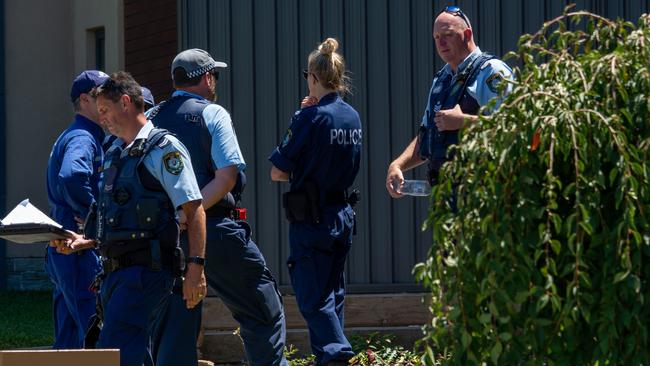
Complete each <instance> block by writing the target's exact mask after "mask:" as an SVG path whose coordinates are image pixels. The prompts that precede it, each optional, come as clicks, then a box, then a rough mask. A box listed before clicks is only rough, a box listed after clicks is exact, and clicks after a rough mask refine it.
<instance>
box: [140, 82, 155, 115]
mask: <svg viewBox="0 0 650 366" xmlns="http://www.w3.org/2000/svg"><path fill="white" fill-rule="evenodd" d="M142 99H144V110H145V111H148V110H149V109H151V108H153V106H155V105H156V101H155V100H154V99H153V94H152V93H151V90H149V88H147V87H144V86H143V87H142Z"/></svg>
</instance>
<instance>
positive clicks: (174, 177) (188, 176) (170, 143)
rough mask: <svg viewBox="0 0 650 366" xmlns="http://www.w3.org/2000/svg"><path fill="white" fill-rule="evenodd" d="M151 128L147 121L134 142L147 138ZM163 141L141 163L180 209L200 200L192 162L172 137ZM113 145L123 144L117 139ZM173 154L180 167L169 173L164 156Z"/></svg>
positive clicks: (181, 145)
mask: <svg viewBox="0 0 650 366" xmlns="http://www.w3.org/2000/svg"><path fill="white" fill-rule="evenodd" d="M153 128H154V126H153V124H152V123H151V121H148V122H147V124H146V125H144V126H143V127H142V129H140V131H139V132H138V135H137V136H136V137H135V139H134V141H135V140H137V139H143V138H147V137H148V136H149V133H150V132H151V130H153ZM165 139H166V143H165V144H161V145H163V146H162V147H161V146H154V147H153V148H152V149H151V151H149V153H148V154H147V155H146V156H145V157H144V159H143V161H142V163H143V164H144V166H145V168H146V169H147V171H149V173H151V175H152V176H153V177H154V178H156V179H157V180H158V181H159V182H160V184H161V185H162V187H163V189H164V190H165V192H166V193H167V196H169V199H170V200H171V201H172V203H173V204H174V207H180V206H181V205H183V204H185V203H187V202H191V201H195V200H200V199H202V198H203V197H202V196H201V190H200V189H199V185H198V183H197V182H196V178H195V176H194V171H193V170H192V161H191V159H190V156H189V153H188V152H187V149H186V148H185V146H184V145H183V144H182V143H181V142H180V141H178V139H177V138H175V137H174V136H172V135H167V136H165ZM113 145H118V146H119V145H123V142H122V140H120V139H117V140H116V141H115V142H114V143H113ZM130 147H131V145H128V146H127V147H125V148H124V150H123V151H122V155H121V156H125V155H126V154H128V153H129V149H130ZM175 153H178V159H179V160H180V164H179V165H177V166H180V167H181V169H180V171H179V170H178V169H176V170H174V171H170V169H169V168H168V167H167V166H166V165H165V164H166V163H165V160H166V159H165V156H167V155H168V154H175Z"/></svg>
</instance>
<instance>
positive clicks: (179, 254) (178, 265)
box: [172, 247, 185, 278]
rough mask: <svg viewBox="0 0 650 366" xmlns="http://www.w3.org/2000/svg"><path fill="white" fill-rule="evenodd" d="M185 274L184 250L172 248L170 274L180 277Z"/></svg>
mask: <svg viewBox="0 0 650 366" xmlns="http://www.w3.org/2000/svg"><path fill="white" fill-rule="evenodd" d="M184 274H185V252H183V248H181V247H176V248H174V259H173V261H172V276H174V278H181V277H183V275H184Z"/></svg>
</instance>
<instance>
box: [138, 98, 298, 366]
mask: <svg viewBox="0 0 650 366" xmlns="http://www.w3.org/2000/svg"><path fill="white" fill-rule="evenodd" d="M148 116H149V117H150V118H151V120H152V121H153V123H154V124H155V125H156V126H157V127H161V128H165V129H167V130H169V131H172V132H173V133H174V134H176V136H178V138H179V139H180V140H181V141H182V142H183V143H184V144H185V146H187V148H188V150H189V152H190V156H191V158H192V165H193V166H194V174H195V176H196V179H197V181H198V184H199V186H200V187H201V188H202V187H204V186H205V185H207V184H208V183H209V182H210V181H211V180H212V179H213V178H214V174H215V173H214V172H215V170H217V169H221V168H224V167H228V166H236V167H237V170H238V171H239V175H238V181H237V184H236V186H235V188H234V189H233V191H231V192H230V193H228V194H227V195H226V196H225V197H224V199H222V200H221V202H218V203H217V204H215V205H214V206H213V207H210V208H208V209H206V230H207V235H206V237H207V239H206V241H207V245H206V266H205V274H206V277H207V281H208V283H209V285H210V286H211V287H212V288H213V289H214V290H215V291H216V293H217V295H218V296H219V297H220V298H221V299H222V300H223V302H224V304H225V305H226V306H227V307H228V309H229V310H230V311H231V312H232V315H233V317H234V318H235V319H236V320H237V321H238V322H239V325H240V335H241V337H242V339H243V341H244V347H245V351H246V357H247V359H248V362H249V364H250V365H264V366H267V365H286V364H287V363H286V360H285V359H284V356H283V351H284V342H285V333H286V330H285V321H284V311H283V306H282V300H281V297H280V293H279V292H278V290H277V285H276V282H275V279H274V278H273V275H272V274H271V272H270V270H269V269H268V268H267V267H266V262H265V260H264V257H263V256H262V253H261V252H260V251H259V249H258V247H257V245H256V244H255V243H254V242H253V241H252V240H251V237H250V235H251V229H250V226H249V225H248V223H247V222H245V221H238V220H235V219H234V217H233V209H234V208H235V207H236V205H237V202H238V201H239V200H240V198H241V194H242V191H243V186H244V185H245V175H244V173H243V170H244V168H245V167H246V163H245V162H244V159H243V157H242V154H241V151H240V149H239V144H238V143H237V138H236V135H235V132H234V128H233V126H232V121H231V119H230V115H229V114H228V112H227V111H226V110H225V109H224V108H223V107H221V106H219V105H217V104H214V103H210V102H209V101H208V100H206V99H204V98H202V97H201V96H199V95H196V94H192V93H188V92H185V91H176V92H174V93H173V95H172V97H171V99H169V100H167V101H165V102H163V103H161V104H159V105H158V106H156V107H155V108H154V109H152V110H151V111H148ZM201 309H202V303H201V304H199V305H197V306H196V307H195V308H193V309H189V310H188V309H186V307H185V305H184V302H183V300H182V297H181V294H180V291H175V294H174V295H173V296H172V299H171V301H170V304H169V307H168V309H167V310H166V314H165V319H164V321H162V322H160V323H159V324H158V325H157V326H156V330H155V332H154V337H153V344H154V348H155V352H156V355H157V358H156V364H157V365H162V366H164V365H186V364H187V365H195V364H196V337H197V336H198V332H199V330H200V326H201Z"/></svg>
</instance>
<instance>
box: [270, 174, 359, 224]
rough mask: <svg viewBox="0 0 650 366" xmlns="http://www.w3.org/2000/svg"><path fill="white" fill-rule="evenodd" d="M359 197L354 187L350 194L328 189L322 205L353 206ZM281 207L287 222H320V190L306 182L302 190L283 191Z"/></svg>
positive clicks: (311, 183) (313, 184)
mask: <svg viewBox="0 0 650 366" xmlns="http://www.w3.org/2000/svg"><path fill="white" fill-rule="evenodd" d="M360 199H361V194H360V193H359V191H358V190H356V189H355V190H353V191H352V192H351V193H350V194H348V193H347V191H329V192H327V193H326V194H325V202H323V204H322V206H327V205H336V204H349V205H350V206H352V207H354V205H356V204H357V203H358V202H359V200H360ZM282 207H284V212H285V215H286V217H287V220H288V221H289V222H307V223H313V224H318V223H320V219H321V212H320V211H321V204H320V191H319V190H318V188H317V187H316V184H315V183H313V182H306V183H305V185H304V188H303V189H302V190H299V191H291V192H286V193H284V194H283V195H282Z"/></svg>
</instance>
